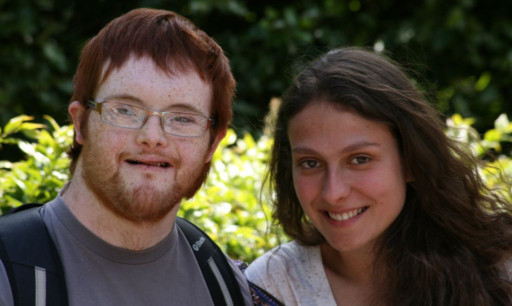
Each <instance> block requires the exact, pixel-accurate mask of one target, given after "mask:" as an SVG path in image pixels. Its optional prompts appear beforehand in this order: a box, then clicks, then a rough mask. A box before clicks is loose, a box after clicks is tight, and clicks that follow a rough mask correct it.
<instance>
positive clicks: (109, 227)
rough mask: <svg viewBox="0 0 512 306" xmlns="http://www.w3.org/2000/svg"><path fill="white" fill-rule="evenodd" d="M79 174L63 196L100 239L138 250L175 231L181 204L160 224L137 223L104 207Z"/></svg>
mask: <svg viewBox="0 0 512 306" xmlns="http://www.w3.org/2000/svg"><path fill="white" fill-rule="evenodd" d="M76 174H77V173H75V176H74V178H73V180H72V181H71V182H69V185H68V186H67V187H66V188H65V189H63V191H62V192H61V196H62V199H63V200H64V202H65V203H66V205H67V206H68V207H69V209H70V210H71V212H72V213H73V215H74V216H75V217H76V218H77V219H78V221H79V222H80V223H82V225H84V226H85V227H86V228H87V229H89V230H90V231H91V232H93V233H94V234H95V235H96V236H98V237H100V238H101V239H103V240H105V241H106V242H108V243H110V244H112V245H115V246H117V247H121V248H125V249H129V250H136V251H137V250H144V249H147V248H150V247H152V246H154V245H156V244H157V243H158V242H160V241H162V240H163V239H164V238H165V237H166V236H167V235H168V234H169V233H170V232H171V230H172V227H173V225H174V222H175V220H176V215H177V213H178V209H179V205H176V206H175V207H174V208H173V209H172V210H171V211H170V212H169V213H168V214H167V215H166V216H165V217H164V218H162V219H161V220H159V221H157V222H151V223H143V222H141V223H134V222H132V221H130V220H127V219H125V218H122V217H120V216H118V215H116V214H115V213H113V212H112V211H110V210H109V209H107V208H106V207H105V205H102V204H101V203H100V201H99V199H98V198H97V197H96V196H95V194H94V193H93V192H91V190H90V189H89V188H87V185H86V184H85V182H84V181H83V180H82V179H81V177H80V175H76Z"/></svg>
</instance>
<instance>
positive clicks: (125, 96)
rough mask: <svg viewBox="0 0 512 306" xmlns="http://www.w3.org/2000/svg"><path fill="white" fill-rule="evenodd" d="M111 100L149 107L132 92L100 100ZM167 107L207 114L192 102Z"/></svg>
mask: <svg viewBox="0 0 512 306" xmlns="http://www.w3.org/2000/svg"><path fill="white" fill-rule="evenodd" d="M109 100H123V101H130V102H135V103H136V104H139V105H140V106H144V107H147V106H145V105H144V101H143V100H142V99H140V98H139V97H137V96H134V95H130V94H113V95H109V96H106V97H105V98H103V99H102V101H99V102H103V101H109ZM166 109H167V110H169V111H177V112H190V113H197V114H201V115H204V116H206V115H205V114H203V112H202V111H201V110H200V109H198V108H197V107H195V105H193V104H191V103H177V104H172V105H169V106H168V107H166ZM206 117H208V116H206Z"/></svg>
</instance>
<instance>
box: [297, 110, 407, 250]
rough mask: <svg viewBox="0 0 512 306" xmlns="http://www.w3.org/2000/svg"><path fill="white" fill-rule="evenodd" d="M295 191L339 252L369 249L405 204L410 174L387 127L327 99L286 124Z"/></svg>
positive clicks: (305, 209) (318, 227)
mask: <svg viewBox="0 0 512 306" xmlns="http://www.w3.org/2000/svg"><path fill="white" fill-rule="evenodd" d="M288 137H289V140H290V146H291V151H292V163H293V164H292V169H293V170H292V171H293V183H294V186H295V192H296V194H297V196H298V199H299V201H300V204H301V205H302V209H303V210H304V212H305V213H306V214H307V215H308V217H309V218H310V220H311V222H312V223H313V224H314V225H315V227H316V228H317V229H318V230H319V231H320V233H321V234H322V235H323V236H324V237H325V239H326V240H327V242H328V243H329V244H330V246H331V247H333V248H334V249H336V250H337V251H338V252H341V253H343V252H349V251H357V250H362V249H363V248H364V249H366V250H368V249H367V247H373V245H374V242H375V240H376V239H377V238H378V237H379V236H380V235H381V234H382V233H383V232H384V230H386V229H387V228H388V227H389V226H390V224H391V223H392V222H393V221H394V220H395V219H396V217H397V216H398V214H399V213H400V211H401V210H402V208H403V206H404V201H405V193H406V183H407V181H408V179H407V178H406V175H405V174H404V170H403V168H402V163H401V158H400V153H399V149H398V145H397V141H396V140H395V138H394V137H393V135H392V134H391V131H390V130H389V128H388V127H387V126H386V125H384V124H382V123H380V122H376V121H371V120H368V119H365V118H363V117H361V116H359V115H358V114H356V113H355V112H352V111H342V110H339V109H337V108H335V107H333V105H332V104H330V103H328V102H320V103H318V102H315V101H313V102H312V103H310V104H309V105H308V106H307V107H306V108H305V109H303V110H302V111H301V112H300V113H298V114H297V115H296V116H295V117H293V118H292V119H291V120H290V122H289V125H288Z"/></svg>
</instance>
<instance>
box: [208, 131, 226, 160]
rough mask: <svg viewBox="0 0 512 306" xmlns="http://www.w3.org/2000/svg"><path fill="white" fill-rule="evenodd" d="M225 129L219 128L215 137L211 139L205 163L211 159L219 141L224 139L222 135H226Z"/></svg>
mask: <svg viewBox="0 0 512 306" xmlns="http://www.w3.org/2000/svg"><path fill="white" fill-rule="evenodd" d="M226 132H227V129H226V128H224V129H221V130H219V131H218V132H217V134H216V135H215V139H214V140H213V141H212V144H211V146H210V151H209V152H208V155H207V156H206V160H205V163H208V162H210V161H211V160H212V157H213V153H215V150H217V147H218V146H219V143H220V142H221V141H222V139H224V136H226Z"/></svg>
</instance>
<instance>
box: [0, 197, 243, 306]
mask: <svg viewBox="0 0 512 306" xmlns="http://www.w3.org/2000/svg"><path fill="white" fill-rule="evenodd" d="M43 220H44V222H45V224H46V226H47V227H48V230H49V232H50V235H51V237H52V239H53V240H54V242H55V245H56V246H57V250H58V251H59V254H60V257H61V260H62V263H63V266H64V273H65V277H66V284H67V288H68V296H69V300H70V305H80V306H87V305H91V306H92V305H94V306H96V305H141V306H148V305H213V302H212V301H211V298H210V294H209V292H208V288H207V286H206V282H205V281H204V279H203V276H202V273H201V270H200V269H199V266H198V264H197V261H196V259H195V257H194V254H193V253H192V249H191V248H190V246H189V244H188V242H187V240H186V238H185V236H184V234H183V233H182V232H181V230H180V229H179V228H178V227H176V226H174V228H173V230H172V231H171V233H170V234H169V235H168V236H167V237H166V238H165V239H163V240H162V241H161V242H159V243H158V244H157V245H155V246H153V247H151V248H149V249H146V250H143V251H130V250H126V249H123V248H119V247H116V246H113V245H111V244H109V243H107V242H105V241H104V240H102V239H100V238H99V237H97V236H96V235H94V234H93V233H92V232H90V231H89V230H88V229H87V228H85V227H84V226H83V225H82V224H81V223H80V222H79V221H78V220H77V219H76V218H75V217H74V216H73V214H72V213H71V211H70V210H69V209H68V207H67V206H66V205H65V204H64V202H63V201H62V199H61V198H60V196H59V197H57V198H56V199H55V200H53V201H51V202H49V203H47V204H46V205H45V206H44V207H43ZM231 264H232V263H231ZM232 265H233V268H234V271H235V275H236V277H237V279H238V281H239V284H240V287H241V288H242V292H243V294H244V299H245V301H246V305H252V299H251V295H250V292H249V288H248V285H247V282H246V281H245V278H244V276H243V275H242V274H241V273H240V272H239V271H238V269H237V268H236V267H235V266H234V264H232ZM0 305H13V302H12V293H11V290H10V287H9V282H8V280H7V276H6V273H5V269H4V267H3V265H0Z"/></svg>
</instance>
